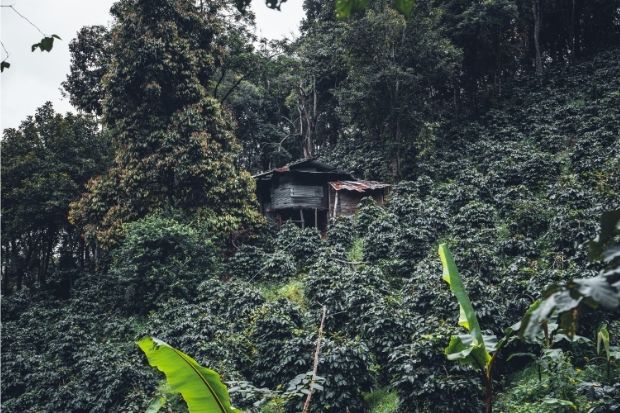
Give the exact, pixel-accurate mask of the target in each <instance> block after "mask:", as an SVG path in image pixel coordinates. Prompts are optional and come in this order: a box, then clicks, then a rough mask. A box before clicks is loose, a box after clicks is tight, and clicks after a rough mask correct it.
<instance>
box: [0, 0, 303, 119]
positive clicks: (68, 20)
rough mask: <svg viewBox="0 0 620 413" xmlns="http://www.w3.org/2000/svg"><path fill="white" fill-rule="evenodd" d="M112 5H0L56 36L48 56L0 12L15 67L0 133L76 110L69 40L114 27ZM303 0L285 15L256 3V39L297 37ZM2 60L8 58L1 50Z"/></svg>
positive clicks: (6, 87) (70, 1)
mask: <svg viewBox="0 0 620 413" xmlns="http://www.w3.org/2000/svg"><path fill="white" fill-rule="evenodd" d="M113 3H114V0H0V4H2V5H13V6H14V7H15V8H16V9H17V11H19V12H20V13H21V14H23V15H24V16H26V17H27V18H28V19H29V20H30V21H32V22H33V23H34V24H36V25H37V26H38V27H39V28H40V29H41V30H42V31H43V32H44V33H46V34H47V35H51V34H57V35H59V36H60V37H61V38H62V41H56V42H55V43H54V48H53V49H52V51H51V52H50V53H46V52H40V51H38V50H37V51H36V52H34V53H32V52H31V51H30V46H31V45H32V44H33V43H37V42H38V41H39V40H41V38H42V37H43V36H42V35H41V33H39V32H38V31H37V30H36V29H35V28H34V27H32V26H30V25H29V24H28V23H27V22H26V21H24V20H23V19H22V18H21V17H19V16H18V15H17V14H15V12H14V11H13V10H11V9H9V8H4V7H3V8H0V13H1V16H0V38H1V39H2V43H3V44H4V46H5V47H6V49H7V51H8V53H9V58H8V59H7V61H8V62H10V63H11V67H10V69H8V70H5V71H4V72H3V73H2V75H0V95H1V100H0V105H1V107H0V129H4V128H12V127H17V126H19V123H20V122H21V121H22V120H24V119H25V118H26V116H28V115H32V114H34V111H35V109H36V108H37V107H39V106H40V105H41V104H43V103H44V102H45V101H48V100H49V101H51V102H52V103H53V104H54V108H55V109H56V111H57V112H63V113H64V112H67V111H74V109H73V108H72V107H71V105H70V104H69V101H68V99H66V98H63V97H62V94H61V92H60V83H61V82H62V81H63V80H65V78H66V75H67V73H68V72H69V63H70V58H71V57H70V54H69V41H70V40H71V39H72V38H73V37H75V34H76V32H77V31H78V30H79V29H80V27H82V26H86V25H93V24H103V25H109V24H110V23H111V16H110V14H109V10H110V6H111V5H112V4H113ZM301 4H302V0H289V1H287V2H286V3H284V4H283V6H282V11H280V12H278V11H277V10H271V9H269V8H267V6H265V3H264V1H263V0H253V1H252V8H253V10H254V12H255V13H256V20H257V26H258V33H257V34H258V35H260V36H263V37H267V38H269V39H279V38H282V37H289V38H290V37H291V36H294V35H296V34H297V33H298V26H299V21H300V20H301V18H302V17H303V11H302V7H301ZM0 53H1V54H2V60H4V58H5V57H6V53H5V52H4V50H1V49H0Z"/></svg>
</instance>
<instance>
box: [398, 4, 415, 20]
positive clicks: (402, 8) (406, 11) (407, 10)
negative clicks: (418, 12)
mask: <svg viewBox="0 0 620 413" xmlns="http://www.w3.org/2000/svg"><path fill="white" fill-rule="evenodd" d="M413 3H414V0H394V8H395V9H396V10H398V11H399V12H401V13H402V14H403V15H405V16H406V17H409V16H411V10H413Z"/></svg>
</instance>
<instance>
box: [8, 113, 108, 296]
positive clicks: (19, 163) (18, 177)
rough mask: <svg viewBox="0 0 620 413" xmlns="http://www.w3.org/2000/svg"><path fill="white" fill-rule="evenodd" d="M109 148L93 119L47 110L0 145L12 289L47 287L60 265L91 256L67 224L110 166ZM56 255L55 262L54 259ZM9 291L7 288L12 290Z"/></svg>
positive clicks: (31, 118) (10, 134)
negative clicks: (92, 183) (76, 205)
mask: <svg viewBox="0 0 620 413" xmlns="http://www.w3.org/2000/svg"><path fill="white" fill-rule="evenodd" d="M109 147H110V145H109V141H108V139H107V138H106V136H105V135H104V134H102V133H100V132H99V131H98V128H97V124H96V122H95V120H94V119H93V118H92V117H83V116H73V115H71V114H68V115H66V116H64V117H63V116H62V115H60V114H56V113H54V110H53V108H52V104H51V103H49V102H48V103H46V104H45V105H43V106H42V107H40V108H39V109H37V111H36V114H35V115H34V116H30V117H28V119H26V120H25V121H24V122H22V124H21V126H20V127H19V129H5V131H4V134H3V139H2V218H3V228H2V265H3V271H2V273H3V283H4V285H3V286H4V288H5V291H6V288H7V287H11V285H14V286H16V287H17V288H21V286H22V284H23V283H26V284H29V285H33V284H34V282H35V281H38V282H40V283H45V281H46V278H47V275H48V274H49V273H50V272H51V270H52V269H53V267H54V266H56V265H57V264H59V263H58V259H59V258H60V259H63V260H64V263H65V264H66V263H67V261H68V260H71V261H73V263H74V264H82V265H83V264H84V258H85V256H86V258H87V254H88V251H87V250H86V249H85V245H84V244H83V243H82V242H81V238H80V237H79V233H78V231H76V228H74V227H73V226H72V225H70V224H69V222H68V220H67V213H68V209H69V203H70V202H72V201H75V200H76V199H78V198H79V197H80V195H81V193H82V191H83V190H84V188H85V185H86V182H87V181H88V180H89V179H90V178H91V177H92V176H93V175H95V174H99V173H101V172H103V171H104V170H105V169H106V168H107V167H108V165H109V163H110V160H111V153H110V151H109ZM58 253H59V254H60V255H58ZM9 283H10V284H11V285H9Z"/></svg>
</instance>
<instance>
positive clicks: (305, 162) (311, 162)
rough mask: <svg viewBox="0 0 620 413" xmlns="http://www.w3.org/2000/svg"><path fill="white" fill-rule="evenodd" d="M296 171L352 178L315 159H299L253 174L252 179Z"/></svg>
mask: <svg viewBox="0 0 620 413" xmlns="http://www.w3.org/2000/svg"><path fill="white" fill-rule="evenodd" d="M305 166H309V167H310V168H315V169H317V170H316V171H308V170H304V169H303V168H304V167H305ZM297 170H299V172H300V173H317V174H318V173H331V174H338V175H343V176H341V178H342V177H346V176H348V177H351V178H353V176H352V175H351V174H349V173H348V172H346V171H343V170H341V169H338V168H336V167H333V166H331V165H327V164H325V163H323V162H320V161H319V160H318V159H316V158H306V159H299V160H297V161H294V162H290V163H288V164H286V165H284V166H281V167H278V168H274V169H272V170H270V171H265V172H261V173H258V174H255V175H253V177H254V178H262V177H267V176H269V175H272V174H274V173H286V172H293V171H297Z"/></svg>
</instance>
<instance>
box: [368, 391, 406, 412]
mask: <svg viewBox="0 0 620 413" xmlns="http://www.w3.org/2000/svg"><path fill="white" fill-rule="evenodd" d="M364 400H365V401H366V404H367V405H368V412H369V413H396V412H397V411H398V408H399V407H400V399H399V398H398V394H397V393H396V390H388V389H379V390H375V391H372V392H370V393H366V394H365V395H364Z"/></svg>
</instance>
